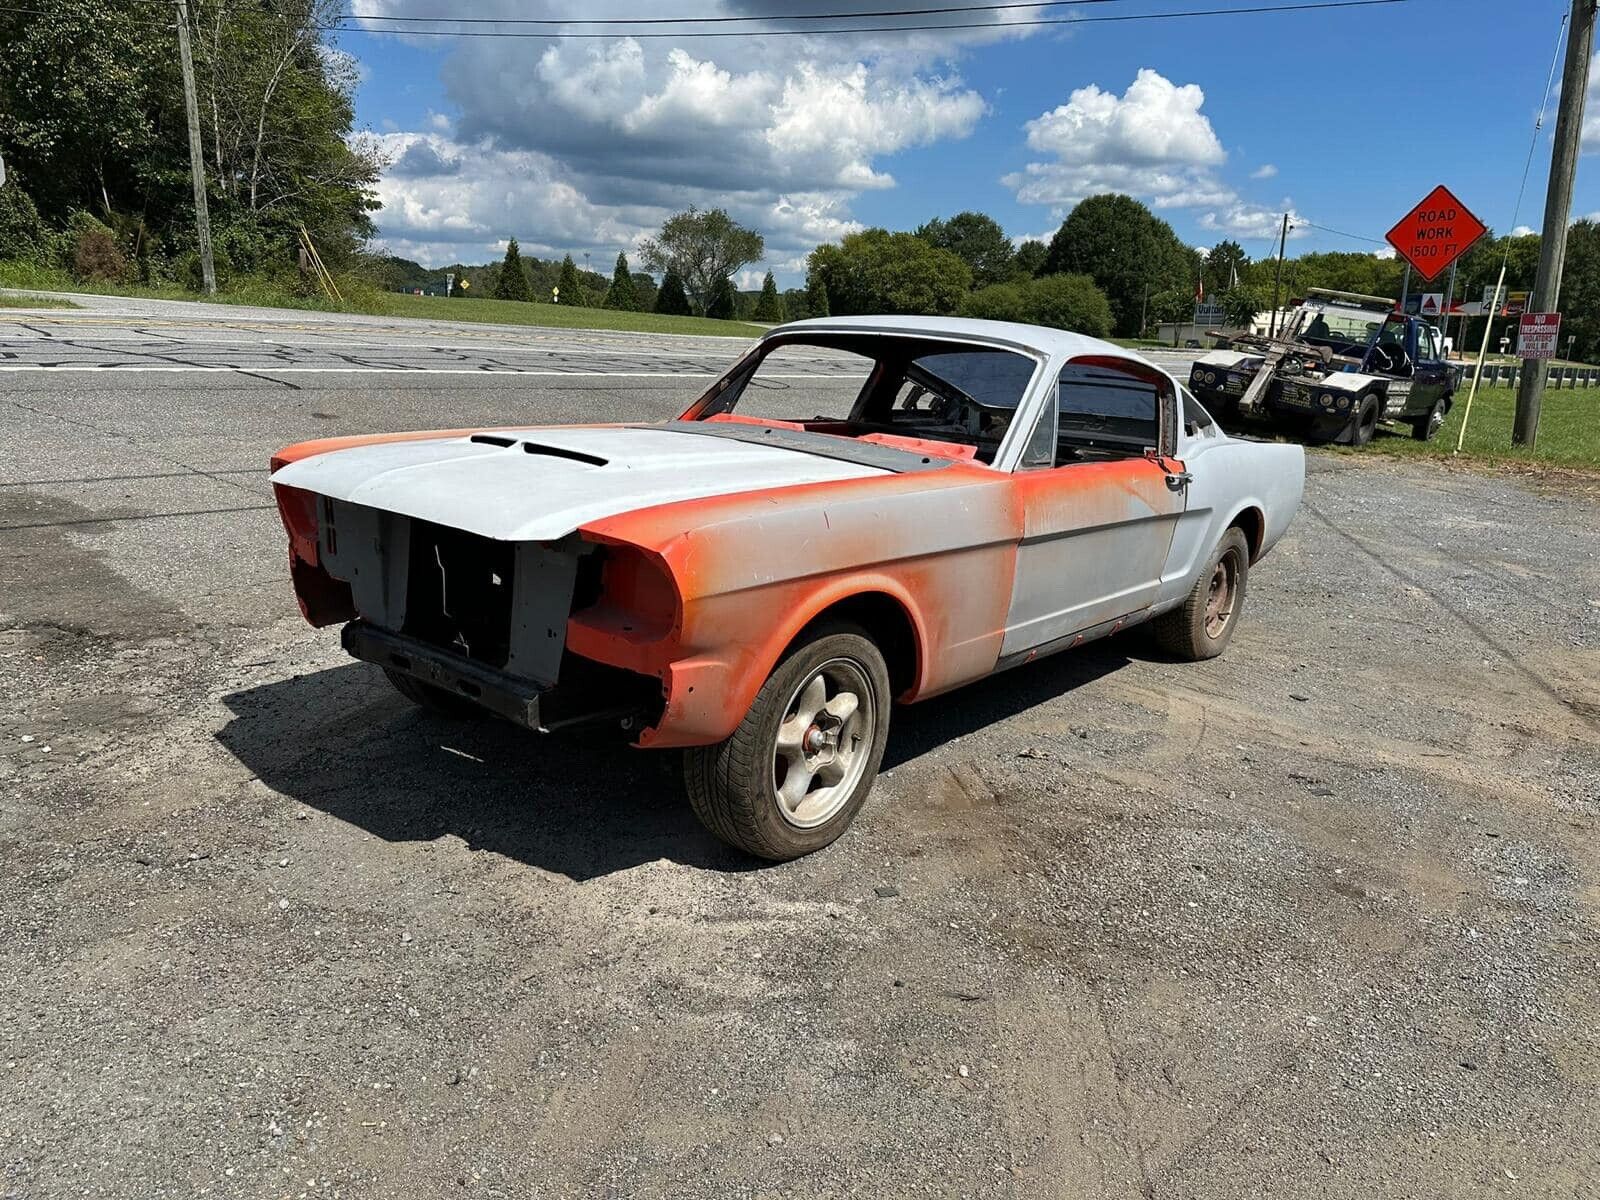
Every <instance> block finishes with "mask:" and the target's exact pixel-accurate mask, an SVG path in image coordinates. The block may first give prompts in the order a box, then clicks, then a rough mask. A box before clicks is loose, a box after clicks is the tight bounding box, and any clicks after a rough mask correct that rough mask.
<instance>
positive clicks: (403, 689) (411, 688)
mask: <svg viewBox="0 0 1600 1200" xmlns="http://www.w3.org/2000/svg"><path fill="white" fill-rule="evenodd" d="M383 673H384V674H385V675H387V676H388V677H389V682H390V683H392V684H394V690H395V691H397V692H399V693H400V694H401V695H402V696H404V697H405V698H406V699H407V700H409V701H411V703H413V704H415V705H416V706H417V707H418V708H423V709H426V710H427V711H428V712H431V713H433V714H434V715H436V716H440V717H453V718H455V719H456V720H458V721H466V720H473V719H476V718H478V717H481V716H483V715H484V711H483V709H481V708H479V707H478V706H477V705H476V704H474V703H473V702H472V701H470V700H468V699H467V698H466V697H464V696H457V695H454V694H453V693H451V692H447V691H445V690H444V689H443V688H442V687H435V686H434V685H433V684H431V683H423V682H422V680H420V679H413V678H412V677H411V676H409V675H406V674H403V673H401V672H400V671H391V670H390V669H389V668H388V667H385V668H384V669H383Z"/></svg>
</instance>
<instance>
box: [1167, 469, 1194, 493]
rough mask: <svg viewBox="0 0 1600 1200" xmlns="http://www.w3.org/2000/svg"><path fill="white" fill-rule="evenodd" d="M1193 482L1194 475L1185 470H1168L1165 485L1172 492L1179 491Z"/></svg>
mask: <svg viewBox="0 0 1600 1200" xmlns="http://www.w3.org/2000/svg"><path fill="white" fill-rule="evenodd" d="M1193 482H1194V476H1193V475H1191V474H1189V472H1187V471H1168V472H1167V487H1168V489H1169V490H1171V491H1174V492H1181V491H1183V489H1184V488H1186V487H1188V486H1189V485H1190V484H1191V483H1193Z"/></svg>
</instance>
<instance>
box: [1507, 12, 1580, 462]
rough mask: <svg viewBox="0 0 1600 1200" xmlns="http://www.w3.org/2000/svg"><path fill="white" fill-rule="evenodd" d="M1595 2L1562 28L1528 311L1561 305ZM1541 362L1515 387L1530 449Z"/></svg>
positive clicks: (1514, 432)
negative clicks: (1557, 102) (1563, 50)
mask: <svg viewBox="0 0 1600 1200" xmlns="http://www.w3.org/2000/svg"><path fill="white" fill-rule="evenodd" d="M1595 6H1596V0H1572V19H1571V21H1570V22H1569V24H1568V26H1567V60H1566V65H1565V66H1564V67H1563V68H1562V72H1561V107H1560V108H1558V109H1557V110H1556V135H1555V148H1554V149H1553V150H1552V151H1551V154H1550V185H1549V187H1548V188H1547V189H1546V190H1545V202H1544V232H1543V233H1542V234H1541V235H1540V242H1539V273H1538V275H1537V276H1535V277H1534V284H1533V295H1532V296H1530V297H1529V298H1528V305H1529V307H1528V311H1529V312H1555V311H1557V308H1558V306H1559V304H1560V301H1561V271H1562V267H1563V266H1564V265H1565V261H1566V255H1567V223H1568V221H1569V220H1571V217H1572V182H1573V179H1574V177H1575V176H1576V175H1577V171H1578V149H1579V142H1580V141H1581V140H1582V137H1583V102H1584V98H1585V95H1586V93H1587V92H1588V90H1589V58H1590V56H1591V55H1592V54H1593V53H1594V20H1595ZM1544 376H1545V363H1544V361H1543V360H1541V359H1527V360H1525V361H1524V362H1523V364H1522V381H1521V383H1520V384H1519V385H1518V387H1517V418H1516V423H1515V424H1514V425H1513V426H1512V429H1511V441H1512V443H1513V444H1514V445H1518V446H1532V445H1534V444H1535V442H1537V441H1538V438H1539V405H1540V401H1541V400H1542V399H1543V396H1544Z"/></svg>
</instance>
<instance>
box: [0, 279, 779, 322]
mask: <svg viewBox="0 0 1600 1200" xmlns="http://www.w3.org/2000/svg"><path fill="white" fill-rule="evenodd" d="M338 284H339V289H340V291H341V292H342V293H343V295H344V303H343V304H336V303H334V302H333V301H332V300H329V299H326V298H325V297H321V296H316V297H306V296H298V295H295V294H294V293H293V292H290V291H288V290H286V289H284V288H282V287H279V286H276V285H274V284H272V283H270V282H263V281H261V280H253V279H251V280H244V281H241V282H238V283H236V284H234V285H232V286H230V287H228V288H227V289H225V290H223V291H220V292H218V293H217V295H215V296H201V295H197V294H196V293H194V292H191V291H188V290H187V289H185V288H181V287H178V286H176V285H164V286H161V287H142V286H135V285H117V286H111V285H106V284H101V285H94V284H82V283H78V282H77V281H75V280H74V279H73V278H72V277H71V276H70V275H68V274H66V273H65V272H63V271H54V270H49V269H47V268H42V267H37V266H34V265H33V264H31V263H18V262H0V288H23V289H37V290H39V291H46V292H83V293H88V294H91V295H99V296H134V297H139V298H142V299H150V300H188V301H197V300H204V301H207V302H209V303H216V304H246V305H252V306H259V307H263V308H292V309H301V310H305V311H309V312H348V313H364V314H366V315H368V316H380V317H414V318H419V319H422V320H435V321H438V320H449V321H482V322H484V323H492V324H497V325H537V326H544V327H549V328H556V329H601V330H618V331H622V332H634V333H689V334H699V335H700V336H702V337H704V336H716V337H738V338H750V337H756V336H758V335H759V334H761V333H762V332H763V330H761V329H760V328H758V327H757V326H754V325H746V324H745V323H744V322H742V321H713V320H710V319H708V318H705V317H667V316H661V315H659V314H657V313H639V312H616V311H613V310H611V309H606V308H584V307H581V306H579V305H568V304H562V305H556V304H543V303H536V302H528V303H523V302H521V301H517V300H488V299H478V298H471V299H452V300H447V299H445V298H444V297H443V296H412V295H407V294H405V293H402V292H383V291H379V290H378V289H376V288H373V287H371V286H369V285H367V284H364V283H362V282H360V281H359V280H343V279H341V280H339V281H338ZM0 304H4V305H5V306H6V307H21V306H29V305H31V306H41V305H43V306H52V307H54V306H62V305H64V306H67V307H73V305H72V304H71V302H70V301H67V300H57V302H56V304H55V305H50V302H49V301H48V300H45V299H27V298H23V297H11V298H10V299H9V300H8V299H7V298H5V297H0Z"/></svg>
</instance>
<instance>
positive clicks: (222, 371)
mask: <svg viewBox="0 0 1600 1200" xmlns="http://www.w3.org/2000/svg"><path fill="white" fill-rule="evenodd" d="M5 371H11V372H21V371H39V372H43V373H50V372H67V371H71V372H76V373H78V374H83V375H93V374H100V375H109V374H113V373H120V374H147V375H176V374H201V375H230V374H231V375H240V374H244V375H534V376H541V377H545V378H552V379H717V378H720V377H721V375H720V372H712V371H519V370H515V369H508V368H504V367H491V368H479V367H279V366H274V365H272V364H271V363H263V364H262V365H260V366H256V367H205V366H192V365H189V364H183V365H178V364H170V365H167V364H164V365H162V366H146V365H143V364H139V363H110V364H107V365H104V366H94V365H92V364H79V363H61V364H56V363H0V372H5ZM762 378H763V379H825V380H833V381H834V382H836V383H848V384H852V385H854V386H857V387H859V386H860V382H861V381H860V379H859V378H857V377H855V376H842V375H763V376H762Z"/></svg>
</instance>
